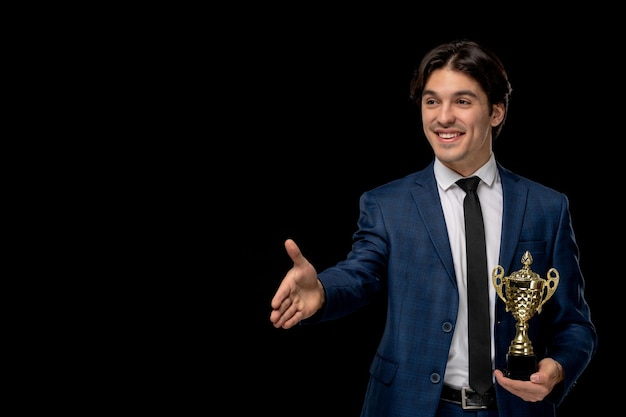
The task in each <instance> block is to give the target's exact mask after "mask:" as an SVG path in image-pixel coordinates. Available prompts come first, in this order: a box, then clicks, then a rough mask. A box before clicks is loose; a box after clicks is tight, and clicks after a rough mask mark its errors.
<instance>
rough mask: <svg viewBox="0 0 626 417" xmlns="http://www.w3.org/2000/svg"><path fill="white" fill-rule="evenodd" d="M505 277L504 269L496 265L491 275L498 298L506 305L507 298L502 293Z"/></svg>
mask: <svg viewBox="0 0 626 417" xmlns="http://www.w3.org/2000/svg"><path fill="white" fill-rule="evenodd" d="M503 276H504V268H502V267H501V266H500V265H496V267H495V268H493V272H492V273H491V280H492V281H493V286H494V287H495V288H496V294H498V297H500V298H501V299H502V301H504V302H505V303H506V298H504V294H503V293H502V285H504V280H503V279H502V277H503ZM552 292H554V290H552ZM551 295H552V294H551ZM507 305H508V304H507Z"/></svg>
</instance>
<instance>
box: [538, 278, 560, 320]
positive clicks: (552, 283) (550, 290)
mask: <svg viewBox="0 0 626 417" xmlns="http://www.w3.org/2000/svg"><path fill="white" fill-rule="evenodd" d="M558 285H559V271H557V270H556V269H555V268H550V270H548V273H547V274H546V279H545V283H544V288H545V289H546V290H545V292H544V293H543V298H542V300H541V304H539V307H538V308H537V313H541V306H543V305H544V304H545V302H546V301H548V300H549V299H550V297H552V294H554V291H556V287H557V286H558Z"/></svg>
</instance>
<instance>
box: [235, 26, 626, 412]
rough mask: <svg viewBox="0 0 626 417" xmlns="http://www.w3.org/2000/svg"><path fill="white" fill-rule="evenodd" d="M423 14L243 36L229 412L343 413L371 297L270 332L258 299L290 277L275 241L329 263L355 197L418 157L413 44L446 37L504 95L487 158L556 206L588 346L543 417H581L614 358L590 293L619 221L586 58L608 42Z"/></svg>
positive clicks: (607, 93) (585, 34) (593, 74)
mask: <svg viewBox="0 0 626 417" xmlns="http://www.w3.org/2000/svg"><path fill="white" fill-rule="evenodd" d="M431 18H432V19H433V21H432V22H429V23H425V24H417V23H414V24H408V25H404V26H400V27H394V26H393V25H392V27H390V28H389V27H387V28H383V27H381V26H379V24H373V23H370V22H367V23H366V22H356V21H350V22H348V23H347V24H346V21H345V20H343V21H342V22H341V23H339V22H329V21H328V20H324V19H322V20H320V21H317V23H316V24H313V23H309V24H307V25H302V23H301V22H298V21H291V22H293V23H281V24H279V25H277V26H272V25H268V26H267V28H266V30H264V31H260V32H259V33H256V34H255V35H253V36H248V37H247V38H246V39H247V40H246V45H245V48H244V52H243V53H242V54H241V56H240V57H239V61H238V62H244V64H243V65H240V66H239V67H238V71H240V73H238V75H239V85H238V87H237V91H238V92H239V93H241V94H239V96H238V97H239V98H240V99H241V102H240V103H239V104H240V107H239V108H240V109H241V110H240V114H239V117H238V124H237V125H236V126H235V127H234V129H235V130H236V129H240V128H241V129H245V132H246V133H245V135H243V136H244V137H245V139H244V138H242V140H241V141H239V140H238V141H237V144H239V143H241V147H240V148H239V145H237V147H236V149H235V150H234V151H233V154H234V155H240V156H241V160H240V162H239V163H238V164H237V167H239V168H238V169H239V171H238V172H239V174H240V175H241V174H243V177H244V179H245V180H244V181H241V182H240V186H238V187H236V191H235V192H237V193H240V196H239V197H240V198H241V199H242V200H243V201H245V202H246V203H245V204H244V205H243V206H240V207H238V208H237V209H238V211H237V213H240V214H241V217H239V220H238V228H237V230H238V232H237V236H236V240H237V242H238V243H237V246H236V252H237V256H238V263H237V265H235V268H234V270H235V271H237V272H238V273H237V274H235V275H234V276H233V277H232V278H231V279H232V280H233V283H234V284H235V285H236V286H238V285H244V286H245V288H246V295H247V296H249V297H250V299H246V300H248V301H247V306H249V307H250V308H251V311H252V314H251V315H249V316H248V318H249V319H246V320H245V321H244V322H242V323H241V326H240V327H239V328H238V329H237V334H238V337H239V339H243V347H244V349H243V352H240V351H238V354H237V357H238V360H239V361H240V362H239V364H240V365H241V366H240V367H239V366H238V367H237V369H239V370H240V372H237V373H236V374H235V375H234V376H232V375H231V377H232V378H233V379H232V380H231V382H229V386H230V387H232V388H233V390H234V391H235V392H238V393H240V394H243V397H241V401H242V403H241V404H239V402H235V403H234V404H233V408H234V409H237V408H241V409H243V408H244V406H245V405H246V398H251V395H252V396H253V398H254V401H253V404H254V407H255V409H256V410H258V411H263V412H267V413H269V414H270V415H273V416H282V415H285V416H287V415H289V416H293V415H316V416H322V415H323V416H347V417H351V416H358V414H359V410H360V406H361V402H362V399H363V395H364V392H365V387H366V383H367V379H368V369H369V364H370V361H371V359H372V357H373V355H374V352H375V349H376V345H377V343H378V339H379V337H380V334H381V329H382V325H383V323H384V302H380V303H379V304H378V305H373V306H371V307H370V308H367V309H365V310H363V311H361V312H359V313H357V314H355V315H353V316H351V317H348V318H345V319H342V320H339V321H336V322H331V323H326V324H323V325H320V326H315V327H305V328H302V327H297V328H293V329H290V330H282V329H274V328H273V327H272V325H271V323H270V321H269V314H270V306H269V303H270V300H271V298H272V296H273V293H274V291H275V290H276V288H277V286H278V285H279V283H280V281H281V279H282V277H283V276H284V274H285V273H286V272H287V271H288V269H289V268H290V267H291V262H290V259H289V257H288V256H287V254H286V252H285V251H284V248H283V242H284V240H285V239H286V238H294V239H295V241H296V242H297V243H298V244H299V246H300V248H301V249H302V251H303V253H304V255H305V256H306V257H307V258H308V259H309V261H311V262H312V263H313V264H314V265H315V266H316V268H318V270H322V269H324V268H325V267H328V266H330V265H332V264H334V263H335V262H337V261H339V260H340V259H342V258H343V257H344V256H345V255H346V254H347V252H348V251H349V249H350V244H351V234H352V233H353V232H354V230H355V227H356V221H357V217H358V197H359V195H360V194H361V193H362V192H363V191H365V190H367V189H370V188H372V187H375V186H377V185H380V184H383V183H385V182H387V181H389V180H392V179H395V178H397V177H399V176H403V175H406V174H408V173H411V172H413V171H415V170H418V169H420V168H422V167H423V166H424V165H426V164H427V163H428V162H429V161H430V160H431V158H432V152H431V150H430V147H429V145H428V143H427V141H426V139H424V137H423V135H422V131H421V126H420V121H419V114H418V113H417V109H416V108H414V107H413V106H412V105H410V104H409V102H408V87H409V81H410V79H411V75H412V72H413V68H414V66H415V65H416V64H417V62H418V60H419V59H420V58H421V57H422V55H423V54H424V53H425V52H426V50H427V49H429V48H430V47H432V46H434V45H435V44H436V43H438V42H439V41H443V40H450V39H452V38H454V37H470V38H473V39H476V40H479V41H483V42H485V43H486V44H487V45H488V46H491V47H492V48H493V49H495V50H496V52H497V53H498V54H499V55H500V57H501V58H502V60H503V61H504V64H505V66H506V67H507V69H508V72H509V76H510V81H511V83H512V85H513V96H512V101H511V104H510V109H509V112H510V113H509V116H508V119H507V121H506V125H505V128H504V130H503V132H502V135H501V137H500V138H498V139H497V140H496V142H495V145H494V151H495V154H496V156H497V158H498V159H499V161H500V162H501V163H502V164H503V165H504V166H505V167H508V168H510V169H512V170H513V171H515V172H517V173H518V174H521V175H524V176H527V177H529V178H531V179H534V180H537V181H539V182H542V183H544V184H545V185H547V186H550V187H553V188H555V189H557V190H559V191H562V192H564V193H566V194H567V195H568V196H569V198H570V202H571V211H572V217H573V223H574V228H575V231H576V233H577V239H578V243H579V245H580V249H581V252H582V255H581V265H582V268H583V271H584V274H585V277H586V282H587V288H586V290H587V293H586V295H587V298H588V300H589V303H590V305H591V308H592V312H593V319H594V321H595V323H596V325H597V327H598V332H599V336H600V350H599V352H598V355H597V356H596V357H595V358H594V360H593V361H592V363H591V365H590V366H589V368H588V370H587V372H586V373H585V374H584V375H583V377H582V378H581V379H580V381H579V383H578V385H577V386H576V387H575V388H574V390H573V391H572V392H571V394H570V395H569V397H568V398H567V399H566V400H565V403H564V404H563V405H562V406H561V407H560V408H559V415H560V416H573V415H574V414H578V413H577V411H578V412H580V409H581V407H583V408H586V407H588V406H589V398H590V397H591V395H590V394H591V393H592V392H596V391H597V389H598V385H597V384H598V381H604V380H606V378H607V377H609V378H610V375H612V373H611V372H610V369H611V368H610V366H612V365H610V364H611V363H612V362H610V361H611V360H612V358H613V357H616V356H617V354H616V353H614V352H611V349H615V348H613V347H612V346H615V343H612V342H610V341H609V339H610V338H612V337H613V336H612V335H610V334H608V327H609V322H610V321H611V320H612V319H611V318H610V317H609V315H608V314H609V311H610V310H611V305H615V304H618V303H619V300H615V299H613V298H612V297H610V296H609V294H608V292H607V286H606V283H608V280H612V279H613V278H612V277H613V275H614V271H615V269H616V268H619V267H620V266H619V265H617V264H616V263H615V261H616V260H618V259H619V258H616V257H614V254H616V252H617V251H616V250H615V249H612V248H614V247H615V246H614V245H615V244H614V243H609V242H612V241H613V238H609V237H610V236H611V235H613V234H614V233H619V230H620V229H621V226H620V225H621V219H620V220H618V219H619V216H618V214H619V212H618V210H617V206H616V203H614V202H613V200H612V197H611V196H607V195H606V194H605V193H607V192H611V188H612V187H610V186H609V185H610V183H611V181H610V179H611V172H612V171H613V170H612V168H611V165H610V162H609V158H608V156H610V155H611V154H614V152H613V151H612V147H613V146H615V145H613V143H614V142H615V141H619V140H621V136H623V135H622V134H620V133H619V132H620V131H621V130H622V129H621V125H620V123H619V122H620V121H621V120H619V118H616V117H614V116H615V115H616V113H617V112H616V106H617V105H618V99H617V97H614V94H615V91H614V90H613V89H612V87H611V86H612V84H614V83H612V80H614V79H616V78H617V75H618V74H617V70H613V69H611V67H610V66H607V65H605V61H606V60H604V59H601V57H600V52H598V48H599V45H604V46H606V42H609V40H608V36H607V35H606V34H602V33H591V32H590V31H588V30H578V31H569V32H567V36H564V35H563V34H562V32H554V31H552V29H551V28H550V25H549V23H548V22H545V23H544V26H545V29H543V30H542V31H539V32H538V31H536V29H537V27H533V25H532V24H529V25H525V26H524V29H523V30H522V29H521V28H520V30H517V29H516V28H513V27H510V26H508V25H507V24H506V23H498V24H499V25H500V26H501V27H500V28H499V31H498V32H497V33H496V31H493V32H491V31H490V32H489V33H488V34H485V33H484V32H482V31H480V32H478V31H472V30H464V29H459V28H458V27H456V28H452V29H448V30H445V31H443V30H440V29H441V25H443V24H445V20H446V19H445V17H443V16H441V17H437V18H435V17H432V16H431ZM526 23H529V22H526ZM530 23H532V22H530ZM529 27H533V30H529V29H528V28H529ZM433 29H437V30H433ZM583 29H584V28H583ZM242 58H244V59H242ZM611 103H612V104H611ZM615 136H619V137H620V138H615ZM244 142H245V143H244ZM618 221H619V224H620V225H618ZM620 237H621V236H620V235H619V234H617V236H615V237H614V238H615V239H616V240H617V241H618V242H619V238H620ZM242 258H243V260H244V261H243V262H242V261H241V259H242ZM540 273H541V272H540ZM247 288H251V291H248V290H247ZM235 293H237V294H241V291H238V290H236V291H235ZM603 304H604V305H603ZM607 310H609V311H607ZM616 310H617V308H616ZM613 321H615V319H613ZM618 328H619V327H618ZM237 343H240V342H239V341H238V342H237ZM575 343H576V341H575V340H572V344H575ZM613 366H614V365H613ZM594 385H595V386H594ZM600 401H601V400H600Z"/></svg>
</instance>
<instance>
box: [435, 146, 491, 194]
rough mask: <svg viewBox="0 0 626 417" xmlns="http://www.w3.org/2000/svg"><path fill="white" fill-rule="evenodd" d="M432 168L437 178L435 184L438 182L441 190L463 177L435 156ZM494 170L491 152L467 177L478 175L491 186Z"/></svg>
mask: <svg viewBox="0 0 626 417" xmlns="http://www.w3.org/2000/svg"><path fill="white" fill-rule="evenodd" d="M434 169H435V179H436V180H437V184H439V186H440V187H441V188H442V189H443V190H447V189H448V188H450V187H451V186H452V185H453V184H454V183H456V182H457V181H458V180H460V179H461V178H464V177H462V176H461V175H459V174H458V173H457V172H455V171H453V170H451V169H450V168H448V167H447V166H445V165H444V164H442V163H441V161H439V159H437V158H435V167H434ZM496 172H497V166H496V158H495V156H494V154H493V152H492V153H491V157H490V158H489V160H488V161H487V162H486V163H485V165H483V166H481V167H480V168H478V169H477V170H476V171H474V173H473V174H472V175H469V177H472V176H474V175H475V176H477V177H479V178H480V179H481V180H482V181H483V182H484V183H485V184H487V185H488V186H489V187H491V185H492V184H493V183H494V181H495V180H496Z"/></svg>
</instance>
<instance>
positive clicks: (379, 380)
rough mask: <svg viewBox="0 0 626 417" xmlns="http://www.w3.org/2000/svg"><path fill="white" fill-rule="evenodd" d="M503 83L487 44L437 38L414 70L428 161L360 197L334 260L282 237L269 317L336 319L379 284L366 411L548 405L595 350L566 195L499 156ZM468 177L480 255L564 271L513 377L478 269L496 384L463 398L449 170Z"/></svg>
mask: <svg viewBox="0 0 626 417" xmlns="http://www.w3.org/2000/svg"><path fill="white" fill-rule="evenodd" d="M510 94H511V86H510V83H509V81H508V76H507V74H506V71H505V69H504V67H503V66H502V63H501V61H500V60H499V59H498V57H497V56H496V55H495V54H493V53H492V52H491V51H490V50H488V49H487V48H485V47H483V46H481V45H479V44H477V43H474V42H471V41H454V42H450V43H447V44H442V45H440V46H437V47H435V48H434V49H432V50H431V51H430V52H428V53H427V54H426V55H425V57H424V58H423V60H422V61H421V63H420V65H419V68H418V70H417V71H416V73H415V76H414V78H413V80H412V82H411V97H412V98H413V99H414V100H415V102H416V103H417V104H418V106H419V107H420V109H421V117H422V124H423V130H424V134H425V136H426V138H427V139H428V141H429V143H430V145H431V147H432V149H433V152H434V156H435V158H434V160H433V162H432V163H430V164H429V165H428V166H427V167H425V168H424V169H422V170H420V171H418V172H415V173H413V174H410V175H407V176H406V177H404V178H400V179H397V180H395V181H392V182H390V183H388V184H385V185H382V186H380V187H377V188H375V189H373V190H370V191H368V192H365V193H364V194H363V195H362V196H361V199H360V216H359V220H358V230H357V231H356V232H355V234H354V235H353V244H352V250H351V251H350V253H349V254H348V256H347V258H346V259H345V260H343V261H341V262H339V263H338V264H337V265H335V266H333V267H330V268H328V269H326V270H324V271H322V272H319V273H318V272H317V271H316V269H315V268H314V267H313V266H312V265H311V264H310V263H309V262H308V260H307V259H306V258H305V257H304V256H303V255H302V253H301V252H300V250H299V248H298V246H297V245H296V243H295V242H294V241H293V240H291V239H288V240H287V241H286V242H285V248H286V250H287V253H288V254H289V256H290V257H291V259H292V260H293V263H294V265H293V268H291V270H289V271H288V272H287V274H286V275H285V277H284V278H283V280H282V282H281V284H280V286H279V288H278V289H277V291H276V293H275V295H274V297H273V299H272V300H271V307H272V312H271V314H270V320H271V322H272V323H273V324H274V326H275V327H281V328H285V329H289V328H291V327H293V326H294V325H296V324H299V323H319V322H323V321H327V320H332V319H337V318H340V317H343V316H345V315H347V314H349V313H352V312H355V311H357V310H358V309H360V308H362V307H364V306H366V305H368V303H370V302H372V300H374V299H375V297H376V296H377V295H378V294H379V293H381V292H386V293H387V297H388V300H387V317H386V323H385V329H384V332H383V336H382V339H381V341H380V344H379V346H378V349H377V352H376V355H375V357H374V358H373V361H372V364H371V367H370V380H369V383H368V386H367V391H366V395H365V400H364V404H363V408H362V412H361V415H362V416H363V417H394V416H408V415H411V416H455V415H459V416H460V415H464V414H463V413H464V411H465V410H464V408H466V407H467V403H468V402H470V403H472V404H478V406H479V408H478V409H477V410H476V411H477V413H478V414H476V415H484V416H498V415H499V416H513V417H514V416H554V415H555V414H556V407H557V406H558V405H559V404H560V403H561V402H562V401H563V399H564V398H565V396H566V395H567V393H568V392H569V390H570V389H571V388H572V387H573V385H574V384H575V382H576V380H577V379H578V378H579V377H580V375H581V374H582V373H583V371H584V370H585V369H586V367H587V365H588V364H589V362H590V360H591V358H592V357H593V355H594V354H595V352H596V349H597V334H596V329H595V327H594V325H593V323H592V322H591V318H590V311H589V306H588V304H587V301H586V299H585V297H584V279H583V275H582V272H581V270H580V267H579V263H578V246H577V243H576V240H575V236H574V232H573V230H572V228H571V220H570V213H569V202H568V199H567V197H566V196H565V195H563V194H562V193H560V192H557V191H555V190H552V189H550V188H547V187H545V186H543V185H541V184H538V183H536V182H533V181H531V180H529V179H526V178H523V177H520V176H518V175H516V174H514V173H513V172H511V171H509V170H507V169H506V168H504V167H503V166H501V165H500V164H499V163H498V162H497V161H496V159H495V154H494V153H493V150H492V146H493V140H494V139H495V138H496V137H498V135H499V134H500V132H501V130H502V128H503V126H504V122H505V119H506V116H507V112H508V104H509V98H510ZM473 176H477V177H479V178H480V183H479V185H478V189H477V193H478V197H479V200H480V206H481V208H482V215H483V218H484V219H485V221H484V231H485V236H486V258H487V265H489V266H491V268H494V267H496V265H499V266H501V267H502V269H503V270H505V271H507V272H508V273H512V272H514V271H516V270H519V269H521V267H522V265H521V264H520V262H521V259H522V257H523V256H524V254H525V253H526V252H529V253H530V254H531V255H532V259H533V262H532V270H533V271H537V272H539V273H540V274H545V272H546V271H548V270H550V268H552V267H553V268H555V269H556V270H557V271H558V273H559V283H558V288H557V290H556V291H555V292H554V293H553V295H552V296H551V298H550V299H549V301H548V302H546V303H545V305H543V306H542V311H541V313H540V314H535V315H534V316H533V318H532V319H531V320H530V322H529V329H530V330H529V333H530V334H529V336H530V340H531V341H532V345H533V348H534V354H535V355H536V356H537V359H538V362H537V369H536V372H533V373H532V375H530V376H529V378H528V380H524V379H512V378H508V377H506V376H505V375H504V374H503V372H502V370H504V369H506V367H507V352H508V348H509V345H510V343H511V341H512V339H513V338H514V337H515V331H516V323H515V318H514V317H513V315H512V314H511V312H508V311H506V309H505V307H506V305H505V303H504V302H502V300H499V298H498V295H497V294H496V289H495V287H494V285H492V284H491V282H492V281H491V280H492V276H491V269H490V270H489V271H488V273H486V274H484V280H486V281H488V282H489V299H490V303H489V316H490V319H489V321H490V332H491V355H492V368H491V369H494V371H493V375H492V376H493V379H492V383H493V388H492V389H490V390H489V393H488V394H485V395H480V397H479V398H478V399H476V397H473V398H472V399H471V400H470V399H469V398H465V396H466V395H470V394H469V393H471V392H472V391H473V390H472V387H471V386H470V384H469V353H468V352H469V348H470V344H469V341H468V330H467V328H468V307H467V304H468V303H467V301H466V297H467V276H466V275H467V274H466V267H467V265H466V260H465V254H466V249H467V248H466V242H465V227H464V211H463V200H464V198H465V195H466V193H465V191H463V189H461V187H460V186H459V185H458V184H457V181H458V180H460V179H463V178H469V177H473ZM494 395H495V398H493V397H494ZM466 400H467V401H466ZM475 401H477V402H476V403H475Z"/></svg>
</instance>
